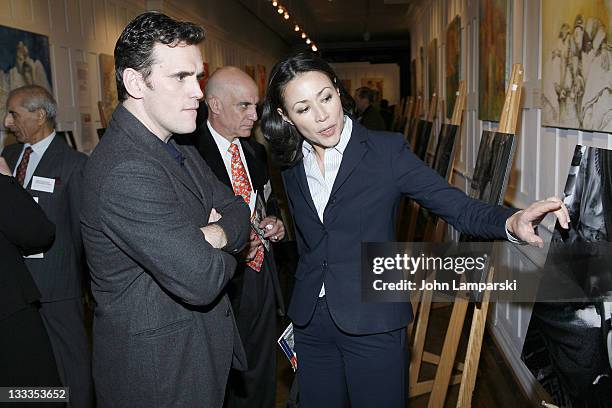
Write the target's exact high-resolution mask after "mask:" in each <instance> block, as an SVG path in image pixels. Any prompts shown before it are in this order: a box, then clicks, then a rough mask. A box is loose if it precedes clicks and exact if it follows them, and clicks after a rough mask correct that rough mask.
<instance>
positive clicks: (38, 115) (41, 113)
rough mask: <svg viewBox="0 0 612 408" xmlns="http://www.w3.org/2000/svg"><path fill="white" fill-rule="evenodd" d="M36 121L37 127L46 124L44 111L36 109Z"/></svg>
mask: <svg viewBox="0 0 612 408" xmlns="http://www.w3.org/2000/svg"><path fill="white" fill-rule="evenodd" d="M36 121H37V122H38V124H39V125H43V124H45V123H46V122H47V112H45V110H44V109H42V108H38V109H36Z"/></svg>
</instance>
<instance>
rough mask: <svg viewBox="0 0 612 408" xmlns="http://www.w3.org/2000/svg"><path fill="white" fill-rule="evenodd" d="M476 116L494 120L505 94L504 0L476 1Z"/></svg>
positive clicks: (499, 113) (498, 113)
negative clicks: (477, 50) (477, 20)
mask: <svg viewBox="0 0 612 408" xmlns="http://www.w3.org/2000/svg"><path fill="white" fill-rule="evenodd" d="M479 13H480V14H479V15H480V17H479V25H478V30H479V31H478V49H479V53H478V118H479V119H480V120H488V121H498V120H499V118H500V116H501V111H502V108H503V106H504V98H505V95H506V44H507V41H506V38H507V20H508V0H480V9H479Z"/></svg>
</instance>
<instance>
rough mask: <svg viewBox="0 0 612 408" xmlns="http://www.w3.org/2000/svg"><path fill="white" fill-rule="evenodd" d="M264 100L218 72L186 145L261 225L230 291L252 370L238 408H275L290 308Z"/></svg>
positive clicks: (248, 85) (238, 382) (241, 76)
mask: <svg viewBox="0 0 612 408" xmlns="http://www.w3.org/2000/svg"><path fill="white" fill-rule="evenodd" d="M258 100H259V92H258V90H257V84H256V83H255V81H253V79H252V78H251V77H249V76H248V75H247V74H246V73H245V72H243V71H241V70H240V69H238V68H236V67H229V66H228V67H223V68H220V69H218V70H217V71H215V72H214V74H213V75H212V76H211V77H210V78H209V80H208V82H207V83H206V105H207V107H208V119H207V120H206V119H204V120H201V119H202V115H201V114H200V116H199V117H198V128H197V130H196V131H195V132H194V134H192V135H186V136H187V137H185V138H183V140H185V142H186V143H189V142H191V143H193V144H195V145H196V147H197V148H198V150H199V152H200V154H201V155H202V157H203V158H204V160H206V163H207V164H208V165H209V166H210V168H211V169H212V171H213V172H214V173H215V175H216V176H217V178H218V179H219V180H220V181H221V182H223V183H224V184H225V185H226V186H227V187H229V188H231V189H233V191H234V192H235V194H236V195H240V196H241V197H243V198H244V200H245V202H246V203H247V204H248V205H249V209H250V211H251V214H252V216H251V217H252V223H253V225H254V229H253V230H252V231H251V239H250V245H249V246H248V247H247V249H246V250H245V251H244V252H243V253H242V254H241V255H240V256H239V257H238V262H239V264H238V268H237V271H236V275H235V276H234V278H233V279H232V282H231V284H230V293H229V295H230V299H231V301H232V305H233V307H234V312H235V313H236V323H237V325H238V330H239V332H240V337H241V339H242V342H243V344H244V348H245V351H246V356H247V363H248V370H246V371H244V372H238V371H235V372H233V373H232V375H231V376H230V382H229V394H228V401H227V406H228V407H230V408H237V407H248V408H272V407H274V406H275V396H276V358H275V356H276V350H275V348H276V341H275V340H276V338H275V337H276V309H277V307H279V308H281V309H282V308H283V302H282V296H281V291H280V285H279V281H278V274H277V271H276V265H275V262H274V256H273V254H272V248H271V245H270V242H278V241H280V240H282V239H283V237H284V236H285V227H284V225H283V222H282V220H281V219H279V218H278V217H276V216H275V215H274V213H276V201H275V200H274V196H273V195H272V190H271V186H270V180H269V177H268V163H267V157H266V150H265V148H264V146H262V145H261V144H259V143H257V142H256V141H255V140H254V139H253V138H252V137H250V136H251V132H252V130H253V126H254V125H255V122H256V121H257V103H258ZM201 111H203V109H202V110H201ZM183 140H181V143H182V142H183ZM255 228H257V229H260V231H261V232H262V235H263V236H259V235H258V234H257V233H256V231H255Z"/></svg>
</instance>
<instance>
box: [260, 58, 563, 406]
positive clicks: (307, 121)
mask: <svg viewBox="0 0 612 408" xmlns="http://www.w3.org/2000/svg"><path fill="white" fill-rule="evenodd" d="M349 112H350V97H347V94H346V92H345V90H344V89H343V87H342V85H341V83H340V81H339V80H338V79H337V77H336V74H335V73H334V71H333V70H332V68H331V67H330V66H329V65H328V64H327V63H326V62H325V61H323V60H322V59H320V58H318V57H316V56H314V55H311V54H298V55H296V56H293V57H290V58H288V59H286V60H283V61H281V62H279V63H277V64H276V66H275V67H274V68H273V69H272V72H271V73H270V81H269V83H268V89H267V94H266V99H265V101H264V106H263V114H262V124H261V125H262V131H263V133H264V135H265V136H266V137H267V138H268V140H269V141H270V146H271V147H272V149H273V151H274V152H275V153H276V154H275V156H276V157H277V159H278V160H279V161H281V164H283V165H285V166H287V168H286V169H285V170H284V171H283V173H282V176H283V181H284V183H285V188H286V191H287V196H288V200H289V206H290V210H291V213H292V215H293V218H294V221H295V229H296V237H297V244H298V251H299V254H300V260H299V263H298V267H297V271H296V274H295V278H296V283H295V288H294V290H293V296H292V299H291V302H290V305H289V311H288V314H289V317H290V318H291V319H292V321H293V324H294V334H295V349H296V354H297V356H298V366H299V368H298V370H297V373H298V374H297V375H298V382H299V384H300V407H303V408H309V407H317V408H320V407H333V408H338V407H345V406H349V405H350V406H351V407H353V408H357V407H373V406H384V407H388V408H390V407H398V408H399V407H402V408H403V407H405V394H406V390H405V383H406V364H407V361H408V356H407V352H406V338H405V333H406V331H405V330H404V329H405V327H406V326H407V325H408V323H409V322H410V321H411V320H412V316H413V315H412V309H411V307H410V304H409V303H364V302H362V301H361V275H360V271H361V267H360V261H361V242H389V241H393V240H394V236H395V221H396V212H397V208H398V204H399V201H400V198H401V197H402V196H404V195H406V196H409V197H411V198H413V199H414V200H416V201H417V202H419V203H420V204H421V205H423V206H424V207H426V208H428V209H429V210H430V211H432V212H433V213H436V214H438V215H439V216H441V217H442V218H443V219H445V220H446V221H447V222H449V223H450V224H452V225H453V226H454V227H455V228H457V229H458V230H460V231H462V232H465V233H469V234H470V235H473V236H480V237H483V238H487V239H506V238H507V234H508V233H510V234H512V235H516V237H518V238H519V239H521V240H523V241H527V242H530V243H534V244H538V245H540V244H542V242H541V239H540V238H539V237H537V236H536V235H535V234H534V229H533V224H535V223H537V222H538V221H539V220H541V218H542V217H543V215H545V214H546V213H547V212H550V211H556V214H558V216H559V218H560V220H561V223H562V225H566V219H565V218H564V217H565V216H566V211H565V209H564V207H563V205H562V203H561V201H560V200H558V199H549V200H548V201H543V202H538V203H535V204H533V205H532V206H531V207H529V208H528V209H526V210H524V211H518V212H517V211H516V210H512V209H508V208H503V207H500V206H497V207H494V206H490V205H488V204H485V203H483V202H480V201H477V200H473V199H470V198H469V197H467V196H466V195H465V194H464V193H463V192H461V191H460V190H458V189H456V188H454V187H452V186H450V185H449V184H448V183H447V182H446V181H445V180H444V179H442V178H441V177H440V176H438V174H437V173H435V172H434V171H433V170H431V169H430V168H429V167H427V166H426V165H425V164H424V163H423V162H422V161H421V160H419V159H418V158H417V157H416V156H415V155H414V154H413V153H412V152H411V151H410V149H409V148H408V146H407V145H406V143H405V142H404V139H403V137H402V135H400V134H393V133H389V132H375V131H369V130H367V129H366V128H364V127H362V126H361V125H359V123H357V122H356V121H353V120H352V119H351V118H350V115H349ZM564 222H565V224H564Z"/></svg>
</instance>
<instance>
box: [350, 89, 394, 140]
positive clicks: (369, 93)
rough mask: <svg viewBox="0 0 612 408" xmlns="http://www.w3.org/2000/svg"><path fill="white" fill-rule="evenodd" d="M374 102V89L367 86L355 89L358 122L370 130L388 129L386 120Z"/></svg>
mask: <svg viewBox="0 0 612 408" xmlns="http://www.w3.org/2000/svg"><path fill="white" fill-rule="evenodd" d="M372 103H374V91H373V90H372V89H370V88H368V87H366V86H362V87H361V88H357V90H356V91H355V117H356V118H357V122H359V123H361V125H362V126H363V127H365V128H366V129H369V130H387V125H386V124H385V120H384V119H383V117H382V115H381V114H380V112H379V111H378V109H376V107H375V106H373V105H372Z"/></svg>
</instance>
